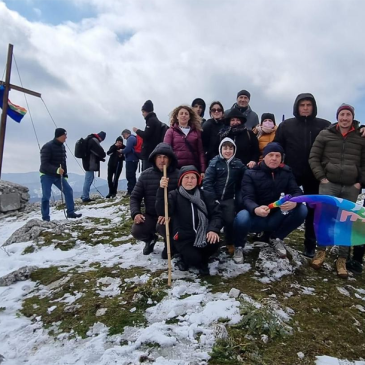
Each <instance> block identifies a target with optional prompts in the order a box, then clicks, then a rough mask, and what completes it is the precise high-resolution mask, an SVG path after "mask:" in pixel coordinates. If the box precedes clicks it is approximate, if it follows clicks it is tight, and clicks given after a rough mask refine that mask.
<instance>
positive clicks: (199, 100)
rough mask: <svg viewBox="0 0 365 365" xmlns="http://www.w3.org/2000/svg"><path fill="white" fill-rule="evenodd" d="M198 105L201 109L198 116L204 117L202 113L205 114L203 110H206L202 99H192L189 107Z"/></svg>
mask: <svg viewBox="0 0 365 365" xmlns="http://www.w3.org/2000/svg"><path fill="white" fill-rule="evenodd" d="M197 104H198V105H200V106H201V107H202V108H203V110H202V112H201V114H200V116H201V117H204V113H205V108H206V105H205V101H204V100H203V99H201V98H196V99H194V100H193V102H192V103H191V106H192V107H193V106H194V105H197Z"/></svg>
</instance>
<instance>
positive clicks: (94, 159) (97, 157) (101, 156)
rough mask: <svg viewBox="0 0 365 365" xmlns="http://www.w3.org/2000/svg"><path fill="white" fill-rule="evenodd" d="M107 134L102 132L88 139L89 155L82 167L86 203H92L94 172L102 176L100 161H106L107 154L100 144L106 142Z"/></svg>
mask: <svg viewBox="0 0 365 365" xmlns="http://www.w3.org/2000/svg"><path fill="white" fill-rule="evenodd" d="M105 137H106V133H105V132H103V131H101V132H99V133H98V134H96V133H95V134H90V135H89V136H88V137H87V147H86V151H87V154H86V156H85V157H83V159H82V166H83V167H84V169H85V180H84V186H83V189H82V196H81V199H82V201H83V202H84V203H89V202H91V199H90V187H91V184H92V182H93V181H94V172H95V171H99V175H100V161H105V156H106V153H105V151H104V149H103V147H101V146H100V142H102V141H104V139H105Z"/></svg>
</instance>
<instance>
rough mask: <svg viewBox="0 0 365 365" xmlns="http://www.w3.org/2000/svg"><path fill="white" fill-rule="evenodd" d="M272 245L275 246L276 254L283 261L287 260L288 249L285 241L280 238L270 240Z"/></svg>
mask: <svg viewBox="0 0 365 365" xmlns="http://www.w3.org/2000/svg"><path fill="white" fill-rule="evenodd" d="M270 243H271V244H272V245H273V246H274V250H275V252H276V254H277V255H278V256H279V257H280V258H281V259H285V258H286V248H285V245H284V241H283V240H281V239H280V238H272V239H271V240H270Z"/></svg>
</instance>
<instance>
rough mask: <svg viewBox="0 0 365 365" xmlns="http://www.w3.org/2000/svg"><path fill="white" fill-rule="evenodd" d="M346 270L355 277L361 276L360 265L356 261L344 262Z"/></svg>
mask: <svg viewBox="0 0 365 365" xmlns="http://www.w3.org/2000/svg"><path fill="white" fill-rule="evenodd" d="M346 269H347V270H348V271H351V272H352V273H353V274H355V275H360V274H362V265H361V264H360V262H359V261H356V260H348V261H347V262H346Z"/></svg>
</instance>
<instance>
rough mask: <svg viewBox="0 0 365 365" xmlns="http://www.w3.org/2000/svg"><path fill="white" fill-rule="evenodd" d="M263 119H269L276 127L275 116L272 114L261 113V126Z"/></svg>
mask: <svg viewBox="0 0 365 365" xmlns="http://www.w3.org/2000/svg"><path fill="white" fill-rule="evenodd" d="M265 119H271V120H272V121H273V122H274V124H275V125H276V123H275V115H274V114H272V113H263V114H262V115H261V124H262V122H263V121H264V120H265Z"/></svg>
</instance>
